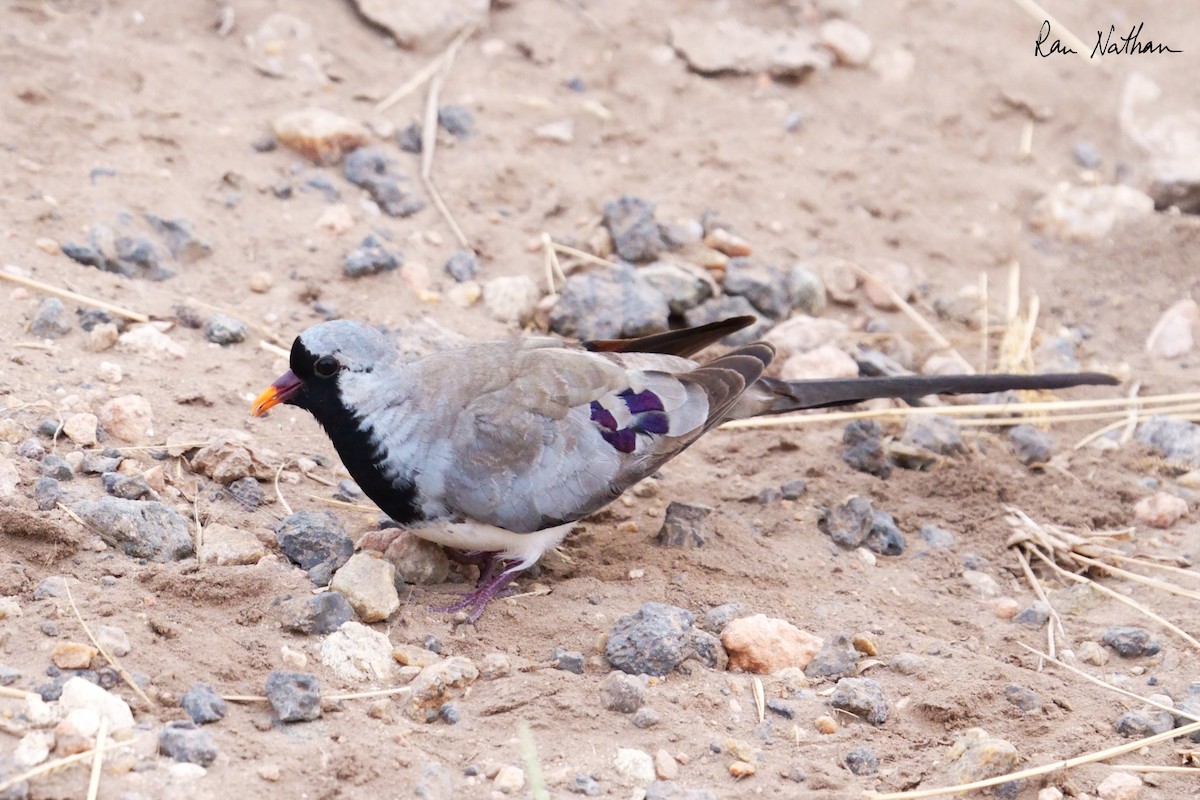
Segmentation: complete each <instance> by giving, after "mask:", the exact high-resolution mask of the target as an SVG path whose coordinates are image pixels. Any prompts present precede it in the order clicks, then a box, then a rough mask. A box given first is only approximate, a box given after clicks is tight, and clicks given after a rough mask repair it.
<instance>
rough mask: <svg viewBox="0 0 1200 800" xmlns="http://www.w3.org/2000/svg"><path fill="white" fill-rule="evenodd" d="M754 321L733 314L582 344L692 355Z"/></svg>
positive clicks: (601, 348)
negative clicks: (703, 322)
mask: <svg viewBox="0 0 1200 800" xmlns="http://www.w3.org/2000/svg"><path fill="white" fill-rule="evenodd" d="M753 323H754V317H751V316H742V317H731V318H730V319H724V320H720V321H719V322H710V323H708V324H707V325H697V326H696V327H694V328H682V329H680V330H677V331H666V332H665V333H653V334H650V335H649V336H641V337H638V338H637V339H591V340H588V341H584V342H580V344H581V345H583V346H584V347H585V348H586V349H588V350H592V351H595V352H602V353H662V354H664V355H669V356H682V357H683V358H690V357H691V356H693V355H695V354H696V353H699V352H700V351H701V350H703V349H704V348H706V347H708V346H709V345H710V344H713V343H715V342H718V341H720V340H721V339H724V338H725V337H726V336H728V335H729V334H731V333H737V332H738V331H740V330H741V329H742V328H745V327H746V326H747V325H751V324H753Z"/></svg>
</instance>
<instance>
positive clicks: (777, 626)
mask: <svg viewBox="0 0 1200 800" xmlns="http://www.w3.org/2000/svg"><path fill="white" fill-rule="evenodd" d="M721 643H722V644H723V645H724V646H725V650H726V652H727V653H728V654H729V668H730V669H731V670H742V671H743V672H753V673H758V674H762V675H769V674H771V673H773V672H778V671H779V670H781V669H785V668H787V667H798V668H800V669H804V668H805V667H807V666H808V664H809V662H810V661H812V659H813V656H815V655H816V653H817V651H818V650H820V648H821V644H822V642H821V639H820V638H819V637H816V636H813V635H812V634H811V633H807V632H806V631H802V630H800V629H799V628H797V627H796V626H795V625H793V624H791V623H790V622H787V621H786V620H782V619H775V618H769V617H767V616H766V615H765V614H755V615H754V616H750V617H742V618H741V619H735V620H733V621H732V622H730V623H729V624H728V625H727V626H726V627H725V630H724V631H723V632H722V633H721Z"/></svg>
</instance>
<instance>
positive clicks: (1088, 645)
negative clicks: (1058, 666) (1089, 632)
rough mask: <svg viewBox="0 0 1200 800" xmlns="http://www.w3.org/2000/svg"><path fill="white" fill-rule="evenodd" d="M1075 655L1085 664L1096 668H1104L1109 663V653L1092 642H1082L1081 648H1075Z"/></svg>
mask: <svg viewBox="0 0 1200 800" xmlns="http://www.w3.org/2000/svg"><path fill="white" fill-rule="evenodd" d="M1075 655H1077V656H1079V660H1080V661H1082V662H1083V663H1085V664H1091V665H1092V666H1094V667H1103V666H1104V665H1105V664H1107V663H1108V651H1107V650H1105V649H1104V648H1103V647H1101V646H1100V645H1099V644H1098V643H1097V642H1093V641H1091V640H1087V641H1083V642H1080V643H1079V647H1077V648H1075Z"/></svg>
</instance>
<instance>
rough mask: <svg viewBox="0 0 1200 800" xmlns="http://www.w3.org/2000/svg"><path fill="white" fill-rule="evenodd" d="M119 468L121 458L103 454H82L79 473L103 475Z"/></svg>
mask: <svg viewBox="0 0 1200 800" xmlns="http://www.w3.org/2000/svg"><path fill="white" fill-rule="evenodd" d="M119 466H121V456H120V455H116V456H108V455H105V454H104V453H84V454H83V463H81V464H80V465H79V471H80V472H82V473H83V474H84V475H103V474H104V473H106V472H116V471H117V467H119Z"/></svg>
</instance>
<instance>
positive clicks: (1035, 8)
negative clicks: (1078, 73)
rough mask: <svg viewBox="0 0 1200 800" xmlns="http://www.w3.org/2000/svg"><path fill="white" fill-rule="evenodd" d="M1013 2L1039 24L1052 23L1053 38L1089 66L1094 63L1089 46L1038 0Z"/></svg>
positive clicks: (1017, 0)
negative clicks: (1076, 54)
mask: <svg viewBox="0 0 1200 800" xmlns="http://www.w3.org/2000/svg"><path fill="white" fill-rule="evenodd" d="M1013 2H1014V3H1016V4H1017V8H1019V9H1021V10H1022V11H1024V12H1025V13H1026V14H1028V15H1029V16H1031V17H1033V18H1034V19H1035V20H1037V21H1038V22H1043V21H1045V22H1048V23H1050V31H1051V34H1050V35H1051V36H1054V38H1056V39H1061V40H1062V41H1063V44H1065V45H1066V46H1067V47H1069V48H1071V49H1072V50H1074V51H1075V52H1076V53H1078V54H1079V57H1080V58H1082V59H1083V60H1084V61H1086V62H1087V63H1089V64H1091V63H1092V59H1091V52H1092V51H1091V50H1089V49H1088V46H1087V45H1086V44H1084V43H1083V41H1082V40H1081V39H1080V38H1079V37H1078V36H1076V35H1075V34H1073V33H1071V31H1070V29H1069V28H1067V26H1066V25H1063V24H1062V23H1061V22H1059V21H1058V20H1057V19H1055V18H1054V17H1052V16H1050V14H1049V13H1048V12H1047V11H1046V9H1044V8H1042V7H1041V5H1039V4H1038V3H1037V2H1036V0H1013ZM1052 41H1053V40H1052ZM1047 49H1049V45H1047Z"/></svg>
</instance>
